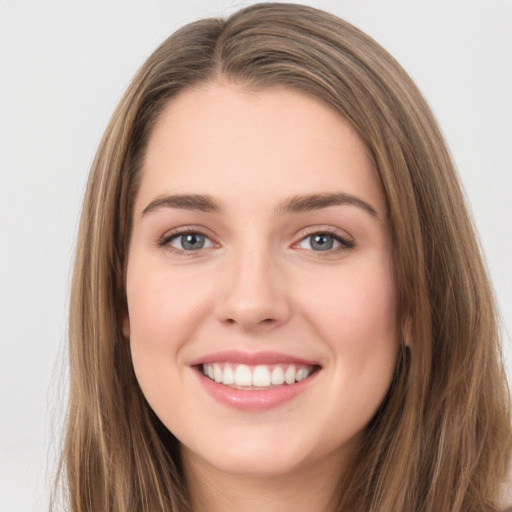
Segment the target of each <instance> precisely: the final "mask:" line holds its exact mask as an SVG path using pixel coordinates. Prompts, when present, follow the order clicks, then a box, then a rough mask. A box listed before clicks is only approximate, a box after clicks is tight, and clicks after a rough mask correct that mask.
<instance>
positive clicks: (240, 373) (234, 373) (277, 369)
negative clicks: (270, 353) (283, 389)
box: [203, 363, 313, 387]
mask: <svg viewBox="0 0 512 512" xmlns="http://www.w3.org/2000/svg"><path fill="white" fill-rule="evenodd" d="M312 371H313V368H312V367H311V366H296V365H294V364H290V365H280V364H278V365H271V366H267V365H257V366H248V365H246V364H229V363H213V364H203V373H204V375H206V376H207V377H209V378H210V379H211V380H214V381H215V382H218V383H222V384H226V385H228V386H229V385H235V386H254V387H266V386H271V385H272V386H279V385H281V384H284V383H285V382H286V384H293V383H294V382H300V381H301V380H304V379H305V378H306V377H308V376H309V375H310V374H311V372H312Z"/></svg>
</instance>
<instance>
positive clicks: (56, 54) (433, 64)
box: [0, 0, 512, 512]
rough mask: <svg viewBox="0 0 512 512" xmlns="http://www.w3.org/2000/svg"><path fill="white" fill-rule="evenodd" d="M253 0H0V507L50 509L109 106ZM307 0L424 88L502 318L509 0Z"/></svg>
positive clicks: (511, 42) (511, 105)
mask: <svg viewBox="0 0 512 512" xmlns="http://www.w3.org/2000/svg"><path fill="white" fill-rule="evenodd" d="M249 3H251V2H240V1H231V2H228V1H220V0H217V1H206V0H202V1H201V0H187V1H169V0H167V1H164V0H138V1H136V0H116V1H114V0H88V1H87V2H84V1H75V0H46V1H45V0H0V43H1V54H0V58H1V60H0V102H1V103H0V133H1V139H0V144H1V145H0V158H1V161H0V164H1V168H0V233H1V238H0V269H1V270H0V272H1V274H0V329H1V333H0V335H1V338H0V340H1V346H0V350H1V353H0V358H1V359H0V378H1V381H0V385H1V388H0V389H1V394H0V399H1V403H0V405H1V409H0V415H1V416H0V457H1V459H0V511H1V512H27V511H31V512H32V511H35V512H38V511H44V510H45V509H46V508H47V499H48V488H49V483H48V482H49V480H50V479H51V475H52V471H53V468H54V462H53V460H54V452H55V450H56V449H57V447H58V444H59V431H58V426H59V425H60V424H61V421H62V403H63V401H64V399H65V393H66V391H65V383H66V374H65V362H64V363H63V362H62V361H65V349H64V348H63V347H64V344H65V338H66V316H67V311H66V309H67V300H68V287H69V280H70V279H69V276H70V266H71V261H72V252H73V245H74V240H75V233H76V224H77V220H78V217H79V211H80V203H81V198H82V194H83V190H84V185H85V181H86V177H87V173H88V169H89V166H90V164H91V162H92V159H93V155H94V152H95V149H96V146H97V144H98V142H99V140H100V137H101V134H102V132H103V130H104V128H105V126H106V123H107V121H108V119H109V116H110V114H111V112H112V111H113V109H114V107H115V105H116V103H117V101H118V100H119V98H120V96H121V94H122V93H123V91H124V89H125V88H126V86H127V85H128V83H129V80H130V78H131V77H132V76H133V74H134V73H135V71H136V70H137V68H138V67H139V65H140V64H141V63H142V62H143V60H144V59H145V58H146V57H147V56H148V55H149V54H150V52H151V51H152V50H153V49H154V48H155V47H156V46H157V44H159V43H160V42H161V41H162V40H163V39H164V38H165V37H166V36H167V35H168V34H170V33H171V32H172V31H174V30H175V29H176V28H178V27H179V26H181V25H182V24H184V23H186V22H189V21H192V20H194V19H197V18H199V17H204V16H210V15H226V14H229V13H231V12H232V11H233V10H234V9H235V8H238V7H240V6H244V5H248V4H249ZM309 4H310V5H314V6H317V7H320V8H324V9H326V10H329V11H331V12H333V13H335V14H337V15H339V16H340V17H343V18H345V19H347V20H348V21H351V22H352V23H354V24H355V25H357V26H358V27H360V28H362V29H363V30H364V31H366V32H367V33H369V34H370V35H371V36H373V37H374V38H375V39H377V41H379V42H380V43H381V44H382V45H383V46H384V47H385V48H387V49H388V50H389V51H390V52H391V53H392V54H393V55H394V56H395V57H396V58H397V59H398V60H399V61H400V62H401V63H402V64H403V66H404V67H405V68H406V69H407V70H408V71H409V73H410V74H411V75H412V77H413V78H414V79H415V80H416V82H417V83H418V85H419V87H420V88H421V89H422V91H423V92H424V94H425V95H426V97H427V99H428V101H429V102H430V104H431V106H432V108H433V110H434V112H435V113H436V115H437V116H438V119H439V121H440V124H441V127H442V129H443V131H444V133H445V135H446V137H447V140H448V143H449V146H450V148H451V151H452V154H453V156H454V159H455V161H456V163H457V165H458V168H459V171H460V174H461V177H462V181H463V183H464V187H465V189H466V192H467V196H468V199H469V202H470V204H471V206H472V208H473V213H474V218H475V222H476V225H477V227H478V230H479V232H480V236H481V241H482V246H483V247H484V249H485V252H486V255H487V261H488V265H489V268H490V272H491V275H492V278H493V282H494V286H495V289H496V293H497V296H498V299H499V302H500V304H501V309H502V314H503V317H504V322H505V325H506V326H508V327H507V329H508V332H510V331H511V327H512V318H511V316H512V315H511V313H512V291H511V288H512V287H511V284H512V265H511V262H512V227H511V225H512V177H511V174H512V173H511V170H512V139H511V136H512V93H511V91H512V0H428V1H427V0H425V1H414V0H401V1H400V0H331V1H314V0H311V1H310V2H309ZM508 339H509V336H508V337H507V340H508ZM507 343H508V341H507ZM63 353H64V355H63ZM59 354H60V356H59ZM59 358H60V359H59ZM508 360H510V357H508Z"/></svg>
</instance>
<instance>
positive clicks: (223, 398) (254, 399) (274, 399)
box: [197, 370, 319, 412]
mask: <svg viewBox="0 0 512 512" xmlns="http://www.w3.org/2000/svg"><path fill="white" fill-rule="evenodd" d="M318 373H319V372H318V371H316V372H314V373H313V374H311V375H310V376H309V377H308V378H306V379H304V380H302V381H300V382H296V383H295V384H284V385H282V386H276V387H274V388H270V389H262V390H257V389H234V388H231V387H229V386H226V385H224V384H219V383H217V382H215V381H213V380H211V379H209V378H208V377H206V376H204V375H203V373H202V372H201V371H200V370H198V371H197V374H198V375H199V379H200V381H201V384H202V385H203V387H204V388H205V389H206V391H207V392H208V393H209V394H210V395H211V396H212V397H213V398H214V399H215V400H217V402H220V403H221V404H224V405H228V406H229V407H233V408H235V409H239V410H242V411H255V412H257V411H267V410H270V409H274V408H276V407H279V406H281V405H283V404H285V403H287V402H290V401H291V400H293V399H294V398H296V397H297V396H298V395H300V394H301V393H303V392H304V391H305V390H306V389H307V388H308V386H309V385H310V384H311V383H312V382H313V381H314V380H315V378H316V376H317V374H318Z"/></svg>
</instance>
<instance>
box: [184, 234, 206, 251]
mask: <svg viewBox="0 0 512 512" xmlns="http://www.w3.org/2000/svg"><path fill="white" fill-rule="evenodd" d="M181 243H182V245H183V248H184V249H188V250H191V251H194V250H197V249H201V248H202V247H203V245H204V236H203V235H200V234H199V233H189V234H187V235H182V238H181Z"/></svg>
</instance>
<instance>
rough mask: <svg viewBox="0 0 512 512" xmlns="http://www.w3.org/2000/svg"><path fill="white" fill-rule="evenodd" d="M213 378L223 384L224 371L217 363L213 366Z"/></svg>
mask: <svg viewBox="0 0 512 512" xmlns="http://www.w3.org/2000/svg"><path fill="white" fill-rule="evenodd" d="M213 378H214V379H215V382H222V370H221V367H220V366H219V365H218V364H217V363H214V364H213Z"/></svg>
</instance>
